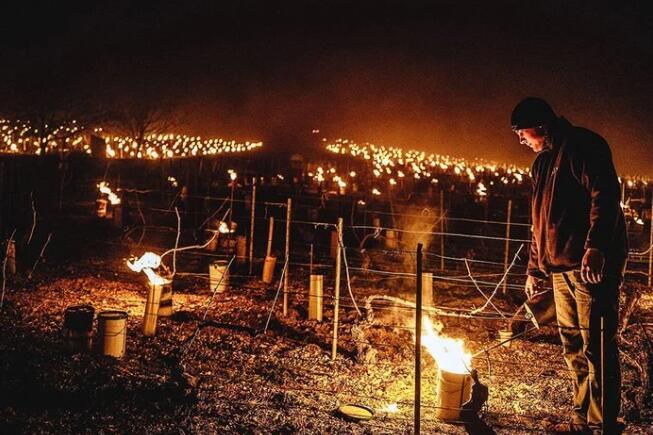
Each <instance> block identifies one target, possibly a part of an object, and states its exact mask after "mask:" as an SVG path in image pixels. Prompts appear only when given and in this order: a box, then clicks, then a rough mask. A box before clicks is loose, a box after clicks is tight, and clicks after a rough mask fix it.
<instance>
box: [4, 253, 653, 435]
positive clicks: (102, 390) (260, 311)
mask: <svg viewBox="0 0 653 435" xmlns="http://www.w3.org/2000/svg"><path fill="white" fill-rule="evenodd" d="M89 244H90V242H89ZM89 244H87V245H86V250H85V251H83V253H82V254H80V253H78V254H77V255H66V254H61V255H59V256H58V257H56V256H55V257H53V258H49V257H48V256H46V258H45V261H44V262H42V263H41V264H39V265H38V266H39V267H38V269H37V270H36V272H35V274H34V276H33V277H32V279H31V280H27V279H26V278H25V274H22V275H19V276H16V277H9V279H8V281H7V293H6V295H5V299H4V306H3V307H2V310H1V312H0V331H1V334H0V337H1V338H0V355H2V357H1V358H0V375H1V376H0V392H1V394H0V432H1V433H12V434H16V433H134V432H138V433H143V432H146V433H361V434H363V433H364V434H368V433H369V434H384V433H387V434H397V433H412V431H413V403H414V402H413V400H414V365H415V363H414V341H413V334H412V332H411V330H410V328H409V327H406V326H405V325H410V324H411V322H412V320H411V316H414V314H412V310H410V309H406V308H400V307H395V306H392V307H391V306H387V305H386V306H383V304H379V305H378V306H376V305H375V306H374V308H373V310H374V323H370V322H368V321H367V320H366V319H367V314H368V313H367V312H365V311H366V310H364V309H363V312H362V315H361V316H359V315H358V314H357V312H356V310H355V308H354V307H353V304H352V302H351V300H350V298H349V295H348V293H347V291H346V290H345V289H346V287H345V286H343V289H342V295H341V303H342V307H341V311H340V321H341V326H340V328H339V338H340V341H339V347H338V357H337V359H336V360H335V361H331V337H332V334H333V329H332V328H333V326H332V319H333V300H334V299H333V297H332V296H333V290H332V286H331V285H330V284H327V285H325V295H327V296H326V299H325V312H324V321H323V322H317V321H308V320H306V319H307V293H308V290H307V287H308V277H307V274H306V271H305V270H300V269H295V270H291V274H290V294H289V302H290V307H289V313H288V316H286V317H284V316H283V315H282V313H281V306H280V300H279V301H277V303H276V307H275V310H274V314H273V315H272V316H271V320H270V323H269V327H268V329H267V331H266V332H263V330H264V328H265V325H266V321H267V318H268V313H269V311H270V308H271V306H272V303H273V301H274V298H275V294H276V291H277V288H278V287H277V283H273V284H272V285H264V284H263V283H261V282H260V280H259V279H258V278H257V277H251V278H246V277H243V276H242V275H244V274H245V272H244V269H245V268H241V269H240V271H238V269H236V273H234V275H235V277H232V279H231V288H230V289H229V290H228V291H226V292H224V293H218V294H217V295H216V296H215V298H214V299H213V300H212V301H211V303H210V305H209V300H210V298H211V295H212V293H211V291H210V289H209V287H208V284H207V279H206V277H205V276H201V275H197V276H184V277H181V278H180V279H178V280H176V281H175V284H174V298H173V300H174V311H175V312H174V315H173V316H172V317H170V318H160V319H159V322H158V326H157V333H156V336H155V337H151V338H148V337H144V336H143V334H142V322H143V311H144V305H145V298H146V294H147V289H146V286H145V277H144V275H142V274H141V275H139V274H135V273H132V272H130V271H129V270H128V269H127V268H126V266H125V261H124V259H125V255H126V251H125V250H124V249H122V248H121V247H119V246H117V245H111V244H104V245H103V244H97V245H89ZM52 249H53V250H55V251H56V244H55V246H54V247H53V248H52ZM198 270H199V269H198ZM399 287H401V286H397V285H396V284H395V283H393V282H391V281H385V282H379V283H376V284H375V285H369V286H367V287H365V286H361V285H359V284H357V283H356V282H354V288H353V290H354V293H355V295H356V299H357V301H358V305H360V307H361V308H363V306H364V301H365V299H366V297H368V296H370V295H374V294H393V295H397V296H405V295H403V294H402V293H401V291H400V288H399ZM435 294H436V301H435V303H436V304H437V305H439V306H447V307H452V308H461V307H467V308H468V307H471V306H474V305H476V306H478V305H480V302H482V300H481V299H479V297H478V296H477V295H475V294H474V292H473V291H472V290H470V289H464V288H457V287H451V286H449V287H438V286H437V285H436V290H435ZM502 303H504V304H505V303H506V302H505V301H502ZM77 304H91V305H92V306H93V307H94V308H95V312H96V313H97V312H99V311H102V310H106V309H120V310H125V311H127V312H128V314H129V317H128V320H127V344H126V354H125V356H124V358H122V359H113V358H111V357H107V356H102V355H99V354H98V353H96V352H89V353H72V352H70V351H69V350H68V349H67V348H66V340H65V339H64V336H63V334H62V325H63V314H64V310H65V309H66V307H68V306H71V305H77ZM207 306H208V307H209V308H208V311H207V314H206V320H210V322H208V323H207V322H202V318H203V316H204V313H205V308H206V307H207ZM651 318H653V297H652V296H651V294H650V291H649V293H647V294H645V295H644V297H643V298H642V299H641V301H640V303H639V304H638V309H637V311H636V314H635V315H634V317H633V319H636V320H638V322H636V323H633V324H632V325H631V326H630V327H629V328H628V329H626V331H625V333H624V335H623V338H624V342H623V343H622V348H623V350H624V353H625V355H622V366H623V369H624V389H623V401H624V406H623V414H624V418H625V419H626V423H627V433H633V434H638V433H653V429H651V426H650V425H651V422H652V421H653V405H651V403H653V402H652V401H651V389H650V388H649V387H650V385H649V383H650V381H649V379H650V374H651V371H652V369H651V363H650V362H649V358H650V355H651V353H653V352H651V350H650V348H649V349H648V350H647V346H650V344H651V343H650V342H647V341H646V336H645V334H644V331H645V328H647V327H648V336H649V337H653V329H651V328H650V327H649V326H647V325H646V323H649V322H650V320H647V319H651ZM438 320H440V321H441V322H442V323H443V324H444V326H445V328H444V331H443V332H444V333H446V334H447V335H450V336H455V337H462V338H464V340H465V343H466V346H467V347H468V349H469V350H470V351H472V352H477V351H481V350H483V349H487V348H490V349H489V350H488V351H487V352H481V354H480V357H479V358H476V359H474V360H473V366H474V367H475V368H477V369H478V371H479V374H480V379H481V382H483V383H485V384H487V385H488V386H489V391H490V398H489V402H488V403H487V406H486V407H485V408H484V411H483V414H482V415H483V420H484V421H485V422H486V423H487V424H488V425H489V426H491V427H492V428H493V429H494V430H495V431H496V432H497V433H506V434H513V433H545V432H546V430H547V428H548V427H550V425H552V424H554V423H555V422H558V421H561V420H564V419H566V416H567V415H568V413H569V411H570V397H571V383H570V381H569V380H568V378H567V374H568V373H567V370H566V366H565V365H564V362H563V360H562V355H561V348H560V346H559V343H558V339H557V335H556V331H555V330H553V329H552V328H548V327H545V328H543V329H542V330H540V331H532V332H528V333H526V334H525V335H524V336H523V337H520V338H518V339H516V340H514V341H513V342H512V343H511V346H510V347H503V346H498V347H494V348H492V346H495V345H496V344H497V341H496V331H497V329H499V327H500V326H501V322H499V321H497V320H494V319H489V320H488V319H478V320H476V319H473V320H465V319H456V318H439V319H438ZM96 323H97V322H96ZM198 325H203V327H202V328H201V329H200V330H199V332H198V333H197V336H196V339H194V340H191V337H192V336H193V335H194V333H195V331H196V328H197V327H198ZM95 327H96V326H94V328H95ZM96 341H97V340H96ZM637 366H639V367H637ZM422 367H423V373H422V376H423V378H422V408H421V413H422V423H421V425H422V431H423V432H424V433H438V434H461V433H466V431H465V429H464V428H463V427H462V426H460V425H455V424H447V423H443V422H440V421H438V420H437V419H436V418H435V409H436V406H437V403H438V402H437V397H436V394H435V382H436V367H435V364H434V362H433V360H432V358H431V357H430V356H429V355H427V354H426V352H423V355H422ZM347 403H355V404H362V405H365V406H367V407H370V408H372V409H373V410H374V416H373V418H372V419H371V420H368V421H364V422H354V421H348V420H346V419H344V418H342V417H340V416H339V415H338V413H337V412H336V410H337V408H338V407H339V406H341V405H343V404H347ZM391 404H395V405H396V408H395V409H390V408H389V405H391Z"/></svg>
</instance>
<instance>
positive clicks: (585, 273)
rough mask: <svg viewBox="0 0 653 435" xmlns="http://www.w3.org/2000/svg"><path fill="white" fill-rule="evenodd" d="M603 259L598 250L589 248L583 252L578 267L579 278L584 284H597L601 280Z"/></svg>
mask: <svg viewBox="0 0 653 435" xmlns="http://www.w3.org/2000/svg"><path fill="white" fill-rule="evenodd" d="M604 265H605V257H604V256H603V253H602V252H601V251H599V250H598V249H594V248H590V249H588V250H587V251H585V255H584V256H583V261H582V263H581V267H580V278H581V279H582V280H583V282H584V283H590V284H598V283H600V282H601V281H602V280H603V266H604Z"/></svg>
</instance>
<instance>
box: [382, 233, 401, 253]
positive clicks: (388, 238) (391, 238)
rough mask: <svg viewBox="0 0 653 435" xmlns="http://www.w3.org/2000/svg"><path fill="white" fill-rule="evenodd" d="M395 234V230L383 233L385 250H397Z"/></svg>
mask: <svg viewBox="0 0 653 435" xmlns="http://www.w3.org/2000/svg"><path fill="white" fill-rule="evenodd" d="M397 246H399V245H398V243H397V233H396V232H395V230H386V231H385V247H386V248H387V249H397Z"/></svg>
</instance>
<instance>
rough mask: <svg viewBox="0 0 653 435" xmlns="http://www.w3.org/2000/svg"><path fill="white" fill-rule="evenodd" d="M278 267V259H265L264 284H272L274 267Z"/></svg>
mask: <svg viewBox="0 0 653 435" xmlns="http://www.w3.org/2000/svg"><path fill="white" fill-rule="evenodd" d="M276 265H277V257H265V262H264V263H263V282H264V283H266V284H271V283H272V280H273V279H274V267H275V266H276Z"/></svg>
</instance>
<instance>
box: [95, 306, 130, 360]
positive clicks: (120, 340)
mask: <svg viewBox="0 0 653 435" xmlns="http://www.w3.org/2000/svg"><path fill="white" fill-rule="evenodd" d="M97 320H98V325H97V329H98V338H99V341H100V343H99V350H100V353H101V354H103V355H109V356H112V357H115V358H122V357H123V356H124V355H125V347H126V344H127V313H126V312H125V311H116V310H110V311H101V312H100V313H99V314H98V316H97Z"/></svg>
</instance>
